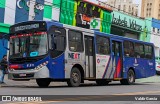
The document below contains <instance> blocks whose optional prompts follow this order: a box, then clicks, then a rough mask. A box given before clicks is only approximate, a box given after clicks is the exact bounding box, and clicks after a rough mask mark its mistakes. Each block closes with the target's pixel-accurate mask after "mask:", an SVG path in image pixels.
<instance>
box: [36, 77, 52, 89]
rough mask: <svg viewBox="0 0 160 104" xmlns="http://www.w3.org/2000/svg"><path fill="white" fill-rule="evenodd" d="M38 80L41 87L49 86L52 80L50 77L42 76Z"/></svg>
mask: <svg viewBox="0 0 160 104" xmlns="http://www.w3.org/2000/svg"><path fill="white" fill-rule="evenodd" d="M36 82H37V84H38V86H39V87H43V88H45V87H48V86H49V84H50V82H51V80H50V79H48V78H41V79H36Z"/></svg>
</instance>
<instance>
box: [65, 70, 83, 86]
mask: <svg viewBox="0 0 160 104" xmlns="http://www.w3.org/2000/svg"><path fill="white" fill-rule="evenodd" d="M80 83H81V72H80V71H79V69H78V68H76V67H74V68H73V69H72V70H71V74H70V79H69V80H68V81H67V84H68V86H70V87H78V86H79V85H80Z"/></svg>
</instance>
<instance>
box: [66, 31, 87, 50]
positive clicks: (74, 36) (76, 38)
mask: <svg viewBox="0 0 160 104" xmlns="http://www.w3.org/2000/svg"><path fill="white" fill-rule="evenodd" d="M68 41H69V50H70V51H72V52H83V50H84V49H83V35H82V33H81V32H79V31H73V30H69V32H68Z"/></svg>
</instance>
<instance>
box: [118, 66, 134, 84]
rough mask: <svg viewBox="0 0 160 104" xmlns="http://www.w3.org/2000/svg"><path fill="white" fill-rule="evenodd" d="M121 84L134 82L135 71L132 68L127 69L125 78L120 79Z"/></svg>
mask: <svg viewBox="0 0 160 104" xmlns="http://www.w3.org/2000/svg"><path fill="white" fill-rule="evenodd" d="M120 82H121V84H122V85H132V84H134V83H135V73H134V71H133V70H132V69H130V70H129V71H128V74H127V79H122V80H120Z"/></svg>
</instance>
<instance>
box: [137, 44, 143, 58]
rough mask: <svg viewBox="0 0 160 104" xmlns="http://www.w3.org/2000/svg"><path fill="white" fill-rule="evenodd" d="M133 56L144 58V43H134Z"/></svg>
mask: <svg viewBox="0 0 160 104" xmlns="http://www.w3.org/2000/svg"><path fill="white" fill-rule="evenodd" d="M135 57H137V58H145V53H144V45H143V44H140V43H135Z"/></svg>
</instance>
